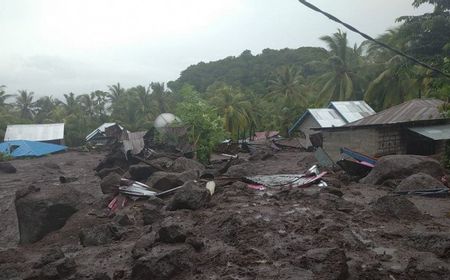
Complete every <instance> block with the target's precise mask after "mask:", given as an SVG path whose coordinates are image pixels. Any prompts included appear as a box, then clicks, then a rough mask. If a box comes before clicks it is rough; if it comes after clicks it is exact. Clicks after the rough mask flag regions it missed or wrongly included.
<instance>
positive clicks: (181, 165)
mask: <svg viewBox="0 0 450 280" xmlns="http://www.w3.org/2000/svg"><path fill="white" fill-rule="evenodd" d="M171 169H172V171H174V172H185V171H189V170H199V171H203V170H204V169H205V167H204V166H203V164H201V163H200V162H198V161H195V160H192V159H188V158H185V157H179V158H177V159H176V160H175V161H174V162H173V165H172V167H171Z"/></svg>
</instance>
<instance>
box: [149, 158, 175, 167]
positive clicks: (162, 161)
mask: <svg viewBox="0 0 450 280" xmlns="http://www.w3.org/2000/svg"><path fill="white" fill-rule="evenodd" d="M150 163H151V164H152V165H154V166H157V167H159V168H160V169H162V170H167V169H170V168H171V167H172V165H173V160H171V159H170V158H167V157H160V158H156V159H152V160H150Z"/></svg>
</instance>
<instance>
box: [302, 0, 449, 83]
mask: <svg viewBox="0 0 450 280" xmlns="http://www.w3.org/2000/svg"><path fill="white" fill-rule="evenodd" d="M298 1H299V2H300V3H302V4H303V5H305V6H306V7H308V8H310V9H312V10H314V11H316V12H319V13H321V14H323V15H325V16H326V17H327V18H329V19H331V20H332V21H335V22H337V23H340V24H342V25H343V26H345V27H347V28H348V29H350V30H351V31H353V32H356V33H358V34H359V35H361V36H362V37H364V38H366V39H367V40H369V41H372V42H374V43H376V44H378V45H380V46H382V47H384V48H386V49H388V50H390V51H392V52H394V53H396V54H398V55H401V56H403V57H406V58H407V59H409V60H411V61H413V62H414V63H416V64H419V65H420V66H422V67H425V68H427V69H430V70H432V71H434V72H436V73H439V74H441V75H444V76H445V77H447V78H450V74H448V73H445V72H443V71H441V70H439V69H437V68H435V67H433V66H430V65H428V64H426V63H424V62H422V61H420V60H418V59H416V58H414V57H412V56H410V55H408V54H406V53H404V52H402V51H400V50H397V49H395V48H393V47H391V46H389V45H387V44H385V43H383V42H381V41H378V40H376V39H374V38H372V37H371V36H369V35H367V34H365V33H363V32H361V31H359V30H358V29H356V28H355V27H353V26H351V25H350V24H348V23H345V22H343V21H341V20H340V19H338V18H337V17H335V16H333V15H331V14H329V13H327V12H325V11H323V10H321V9H319V8H318V7H316V6H314V5H313V4H311V3H309V2H308V1H305V0H298Z"/></svg>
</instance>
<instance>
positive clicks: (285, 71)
mask: <svg viewBox="0 0 450 280" xmlns="http://www.w3.org/2000/svg"><path fill="white" fill-rule="evenodd" d="M304 83H305V79H304V78H303V76H302V75H301V74H300V72H299V71H297V70H296V69H295V68H294V67H293V66H282V67H281V68H279V69H278V70H277V71H276V73H275V77H274V79H272V80H269V96H270V97H273V98H277V97H281V98H282V99H283V103H285V104H287V103H291V104H293V103H294V104H298V105H301V106H307V103H308V99H307V96H306V94H305V91H304V89H305V86H304Z"/></svg>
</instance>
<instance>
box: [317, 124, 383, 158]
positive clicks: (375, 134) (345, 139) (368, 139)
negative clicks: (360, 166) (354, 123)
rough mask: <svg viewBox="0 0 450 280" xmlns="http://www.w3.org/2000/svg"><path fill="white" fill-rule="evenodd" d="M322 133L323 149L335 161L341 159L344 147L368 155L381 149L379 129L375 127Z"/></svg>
mask: <svg viewBox="0 0 450 280" xmlns="http://www.w3.org/2000/svg"><path fill="white" fill-rule="evenodd" d="M322 135H323V149H324V150H325V151H326V152H327V153H328V155H329V156H330V157H331V158H332V159H333V160H334V161H337V160H339V159H340V154H341V153H340V148H342V147H346V148H349V149H352V150H355V151H357V152H360V153H363V154H367V155H374V154H375V153H377V151H378V149H379V131H378V130H377V129H375V128H362V129H354V130H340V131H322Z"/></svg>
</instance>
